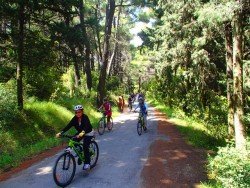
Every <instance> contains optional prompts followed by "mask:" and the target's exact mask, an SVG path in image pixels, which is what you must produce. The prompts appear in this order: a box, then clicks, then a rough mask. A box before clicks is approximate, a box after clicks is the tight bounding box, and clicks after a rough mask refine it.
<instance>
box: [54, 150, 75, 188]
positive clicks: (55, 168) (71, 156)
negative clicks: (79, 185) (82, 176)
mask: <svg viewBox="0 0 250 188" xmlns="http://www.w3.org/2000/svg"><path fill="white" fill-rule="evenodd" d="M62 157H64V159H63V165H65V159H66V157H69V163H68V164H69V165H70V164H71V162H70V161H71V159H72V162H73V171H72V174H71V175H70V177H69V179H68V180H67V181H66V182H60V180H59V178H58V177H59V176H60V175H58V174H57V166H58V164H59V161H60V160H61V158H62ZM66 162H67V161H66ZM68 168H69V167H68ZM75 172H76V161H75V158H74V156H73V155H72V154H71V153H68V152H65V153H63V154H61V155H60V156H59V157H58V158H57V160H56V162H55V165H54V168H53V178H54V181H55V183H56V184H57V185H58V186H59V187H66V186H67V185H69V184H70V183H71V181H72V180H73V178H74V176H75Z"/></svg>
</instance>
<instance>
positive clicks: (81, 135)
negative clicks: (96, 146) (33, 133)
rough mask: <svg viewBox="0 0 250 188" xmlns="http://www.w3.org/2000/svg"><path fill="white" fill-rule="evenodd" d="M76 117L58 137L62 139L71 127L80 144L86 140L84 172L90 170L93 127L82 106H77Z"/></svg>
mask: <svg viewBox="0 0 250 188" xmlns="http://www.w3.org/2000/svg"><path fill="white" fill-rule="evenodd" d="M74 111H75V116H74V117H73V118H72V119H71V121H70V122H69V123H68V125H67V126H66V127H65V128H64V129H63V130H62V131H61V132H60V133H57V134H56V137H60V136H61V135H62V134H63V133H65V132H67V131H68V130H69V129H70V128H71V127H75V129H76V130H77V133H76V134H75V136H74V140H75V141H78V142H80V141H81V140H82V139H83V140H84V142H83V143H84V144H83V152H84V156H85V159H86V160H85V164H84V165H83V170H89V169H90V152H89V145H90V141H91V139H92V137H93V136H94V134H93V131H92V125H91V123H90V120H89V117H88V116H87V115H86V114H84V109H83V106H82V105H76V106H75V107H74Z"/></svg>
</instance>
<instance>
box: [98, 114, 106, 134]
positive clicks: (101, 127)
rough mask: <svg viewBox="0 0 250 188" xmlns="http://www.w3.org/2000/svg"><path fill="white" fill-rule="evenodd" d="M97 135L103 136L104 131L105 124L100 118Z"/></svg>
mask: <svg viewBox="0 0 250 188" xmlns="http://www.w3.org/2000/svg"><path fill="white" fill-rule="evenodd" d="M98 124H99V125H98V133H99V134H100V135H103V133H104V131H105V122H104V118H102V119H101V120H100V121H99V123H98Z"/></svg>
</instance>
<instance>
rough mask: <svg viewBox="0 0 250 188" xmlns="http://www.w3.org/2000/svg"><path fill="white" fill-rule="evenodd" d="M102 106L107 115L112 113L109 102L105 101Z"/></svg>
mask: <svg viewBox="0 0 250 188" xmlns="http://www.w3.org/2000/svg"><path fill="white" fill-rule="evenodd" d="M102 106H103V108H104V110H105V114H106V115H107V116H111V115H112V110H111V105H110V103H109V102H105V103H103V105H102Z"/></svg>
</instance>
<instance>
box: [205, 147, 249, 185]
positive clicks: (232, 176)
mask: <svg viewBox="0 0 250 188" xmlns="http://www.w3.org/2000/svg"><path fill="white" fill-rule="evenodd" d="M208 170H209V172H210V178H211V179H215V180H216V181H217V182H219V183H220V184H221V185H222V187H227V188H233V187H239V188H246V187H250V150H247V151H239V150H237V149H235V147H234V146H232V145H228V146H227V147H222V148H219V151H218V154H217V155H216V156H215V157H214V158H213V157H211V156H210V157H209V164H208Z"/></svg>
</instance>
